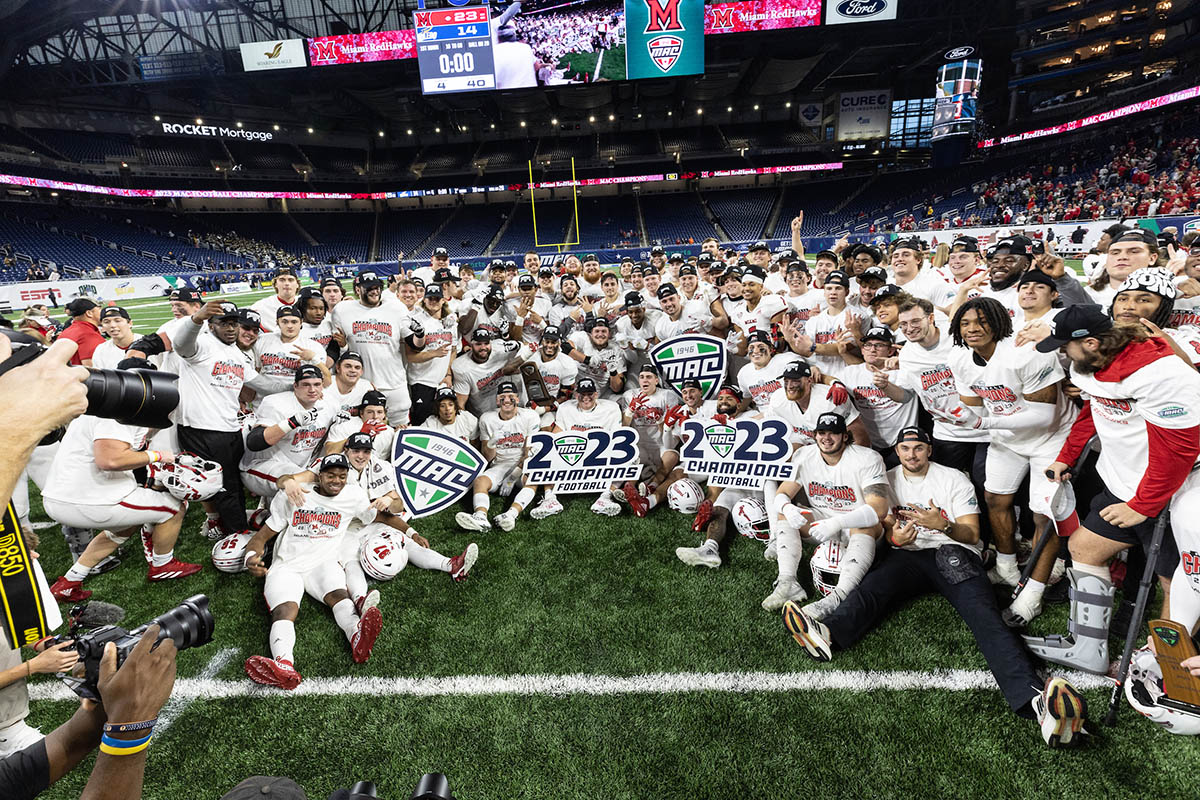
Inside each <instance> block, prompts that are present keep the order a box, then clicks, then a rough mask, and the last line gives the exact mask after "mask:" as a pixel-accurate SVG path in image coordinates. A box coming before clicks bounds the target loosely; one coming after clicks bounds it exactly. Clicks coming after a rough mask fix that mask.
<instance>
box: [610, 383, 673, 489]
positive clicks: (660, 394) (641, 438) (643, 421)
mask: <svg viewBox="0 0 1200 800" xmlns="http://www.w3.org/2000/svg"><path fill="white" fill-rule="evenodd" d="M637 380H638V385H637V387H636V388H632V389H629V390H628V391H626V392H625V394H624V396H623V397H622V398H621V400H622V402H623V403H624V405H625V413H624V415H623V417H622V423H623V424H624V425H625V426H626V427H633V428H636V429H637V432H638V461H640V462H641V464H642V468H643V473H642V474H643V476H645V470H651V471H652V473H651V477H650V481H649V486H648V487H647V488H648V489H649V490H650V491H651V492H653V491H654V490H655V489H656V488H658V486H659V485H660V484H661V483H663V481H664V480H665V479H666V476H667V475H669V474H671V472H672V471H674V469H675V467H676V466H677V465H678V464H679V454H678V453H676V452H675V451H674V450H673V449H672V448H670V447H667V445H666V440H665V436H664V433H663V421H664V420H665V419H666V416H667V412H668V411H670V410H671V408H672V407H673V406H674V405H675V398H676V395H675V393H674V392H672V391H669V390H667V389H662V388H660V387H659V385H658V369H657V368H656V367H655V366H654V364H652V363H651V362H649V361H647V362H645V363H644V364H642V366H641V367H639V368H638V376H637ZM625 493H626V495H627V494H628V487H626V492H625Z"/></svg>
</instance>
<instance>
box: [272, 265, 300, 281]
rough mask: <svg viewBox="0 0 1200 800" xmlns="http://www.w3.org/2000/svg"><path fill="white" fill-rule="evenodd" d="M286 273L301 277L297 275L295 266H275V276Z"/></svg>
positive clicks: (281, 275) (279, 276) (278, 276)
mask: <svg viewBox="0 0 1200 800" xmlns="http://www.w3.org/2000/svg"><path fill="white" fill-rule="evenodd" d="M284 275H291V276H292V277H293V278H298V277H300V276H299V275H297V274H296V268H295V267H288V266H283V267H276V268H275V277H276V278H281V277H283V276H284Z"/></svg>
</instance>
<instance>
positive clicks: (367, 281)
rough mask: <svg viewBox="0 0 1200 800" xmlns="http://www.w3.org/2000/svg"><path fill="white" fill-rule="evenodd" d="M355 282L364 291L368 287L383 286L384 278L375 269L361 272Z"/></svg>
mask: <svg viewBox="0 0 1200 800" xmlns="http://www.w3.org/2000/svg"><path fill="white" fill-rule="evenodd" d="M354 282H355V283H357V284H358V285H359V286H361V287H363V288H364V289H365V288H366V287H368V286H380V287H382V286H383V278H381V277H380V276H379V273H378V272H376V271H375V270H373V269H362V270H359V271H358V277H356V278H355V279H354Z"/></svg>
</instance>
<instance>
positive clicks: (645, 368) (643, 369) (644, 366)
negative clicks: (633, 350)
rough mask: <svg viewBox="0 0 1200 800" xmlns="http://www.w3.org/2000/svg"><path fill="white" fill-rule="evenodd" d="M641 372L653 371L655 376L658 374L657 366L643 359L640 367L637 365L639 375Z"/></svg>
mask: <svg viewBox="0 0 1200 800" xmlns="http://www.w3.org/2000/svg"><path fill="white" fill-rule="evenodd" d="M643 372H650V373H653V374H654V375H655V376H657V375H658V367H656V366H654V364H652V363H651V362H649V361H644V362H642V365H641V366H640V367H638V374H639V375H641V374H642V373H643Z"/></svg>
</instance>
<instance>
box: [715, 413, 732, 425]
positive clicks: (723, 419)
mask: <svg viewBox="0 0 1200 800" xmlns="http://www.w3.org/2000/svg"><path fill="white" fill-rule="evenodd" d="M712 418H713V422H719V423H721V424H722V425H725V424H726V423H728V422H729V416H728V415H726V414H713V415H712Z"/></svg>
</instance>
